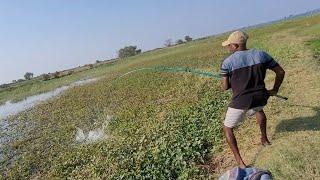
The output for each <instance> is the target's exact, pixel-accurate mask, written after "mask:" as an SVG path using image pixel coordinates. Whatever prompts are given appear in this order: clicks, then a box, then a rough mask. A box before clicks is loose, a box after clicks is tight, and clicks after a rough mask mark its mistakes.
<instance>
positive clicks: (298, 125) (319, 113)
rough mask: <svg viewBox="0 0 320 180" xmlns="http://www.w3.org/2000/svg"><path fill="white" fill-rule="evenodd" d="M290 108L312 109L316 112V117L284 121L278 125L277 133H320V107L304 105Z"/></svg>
mask: <svg viewBox="0 0 320 180" xmlns="http://www.w3.org/2000/svg"><path fill="white" fill-rule="evenodd" d="M290 106H299V107H305V108H311V109H313V110H314V111H315V112H316V115H314V116H310V117H301V118H295V119H287V120H283V121H281V122H280V123H279V124H278V125H277V127H276V132H293V131H320V107H312V106H303V105H290Z"/></svg>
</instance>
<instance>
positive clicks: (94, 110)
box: [0, 15, 320, 179]
mask: <svg viewBox="0 0 320 180" xmlns="http://www.w3.org/2000/svg"><path fill="white" fill-rule="evenodd" d="M247 32H248V33H249V36H250V39H249V47H250V48H259V49H263V50H265V51H267V52H268V53H270V54H271V55H272V56H274V57H275V58H276V59H277V60H278V62H279V63H280V64H281V65H282V66H283V67H284V69H285V70H286V72H287V76H286V79H285V82H284V84H283V87H282V88H281V91H280V94H284V95H287V96H289V100H288V101H286V102H284V101H281V100H279V99H276V98H271V99H270V103H269V104H268V106H267V107H266V114H267V116H268V132H269V135H270V137H272V141H273V145H272V146H270V147H268V148H262V147H260V146H259V145H258V144H259V133H258V128H257V125H256V124H255V123H253V122H252V120H247V121H246V122H245V123H244V124H243V125H242V126H240V127H239V128H238V129H237V137H238V138H239V145H240V151H241V153H242V154H243V156H244V159H245V161H246V162H248V163H251V164H253V165H255V166H257V167H261V168H268V169H269V170H271V172H272V173H273V175H274V177H275V178H276V179H292V177H293V176H292V174H295V178H293V179H301V178H302V179H315V178H316V177H317V176H319V173H320V165H319V159H320V158H319V152H320V150H319V147H320V141H319V129H320V125H319V119H320V115H319V108H320V107H319V105H320V103H319V98H317V97H320V94H319V93H320V83H319V77H320V76H319V75H320V74H319V54H320V52H319V49H320V46H319V44H320V43H319V39H320V16H319V15H317V16H312V17H304V18H299V19H296V20H290V21H285V22H280V23H276V24H272V25H269V26H266V27H261V28H258V29H249V30H247ZM225 38H226V35H221V36H217V37H208V38H206V39H202V40H199V41H193V42H190V43H186V44H183V45H179V46H174V47H170V48H165V49H161V50H156V51H151V52H147V53H143V54H140V55H137V56H134V57H131V58H127V59H123V60H121V61H117V62H115V63H112V64H109V65H102V66H99V67H97V68H94V69H90V70H87V71H84V72H79V73H74V74H72V75H71V76H66V77H63V78H59V79H54V80H50V81H46V82H28V83H27V84H26V85H25V86H21V87H19V88H16V89H14V90H11V91H1V92H0V102H4V101H6V100H9V99H13V100H18V99H21V98H23V97H26V96H28V95H32V94H36V93H40V92H44V91H48V90H50V89H53V88H55V87H59V86H61V85H63V84H68V83H71V82H74V81H76V80H79V79H83V78H90V77H101V79H100V80H98V81H96V82H93V83H91V84H87V85H84V86H81V87H74V88H71V89H69V90H68V91H66V92H65V93H64V94H62V95H61V96H60V97H59V98H55V99H52V100H50V101H47V102H44V103H42V104H40V105H38V106H36V107H35V108H33V109H31V110H28V111H27V112H23V113H20V114H19V115H18V116H15V117H11V118H10V122H12V123H14V124H16V123H18V125H17V126H15V127H14V128H15V129H16V130H17V131H18V132H25V131H26V129H28V131H27V132H26V133H21V134H20V135H19V138H17V139H16V140H15V141H12V142H11V143H10V144H6V145H2V148H3V150H4V154H5V158H6V159H5V161H3V162H2V163H1V166H0V172H1V177H2V178H12V179H17V178H34V179H36V178H39V179H48V178H50V179H51V178H81V179H83V178H85V179H88V178H89V179H97V178H102V179H103V178H107V179H143V178H145V179H170V178H171V179H209V178H215V177H217V176H218V175H220V174H221V173H223V172H224V171H226V170H227V169H228V168H231V167H233V166H235V163H234V161H233V157H232V154H231V153H230V150H229V148H228V147H227V146H226V143H225V142H224V139H223V135H222V131H221V130H222V121H223V118H224V113H225V110H226V107H227V103H228V101H229V99H230V93H229V92H223V91H222V90H221V88H220V82H219V80H217V79H216V78H208V77H203V76H199V75H196V74H192V73H187V72H176V73H174V72H154V71H137V72H135V73H131V74H130V75H128V76H124V77H122V78H120V79H118V78H117V77H119V76H120V75H122V74H124V73H127V72H129V71H132V70H135V69H138V68H146V67H154V66H168V67H189V68H197V69H201V70H203V71H210V72H217V71H218V70H219V66H220V63H221V61H222V60H223V59H224V57H226V56H227V55H228V54H227V52H226V50H225V49H223V48H222V47H221V42H222V41H223V40H224V39H225ZM273 78H274V76H273V75H272V73H269V74H268V77H267V86H268V87H271V86H272V80H273ZM110 117H112V118H110ZM21 122H23V123H21ZM26 124H27V126H26ZM77 128H81V129H83V130H84V131H85V132H88V131H89V130H93V129H97V128H100V129H103V131H104V132H105V133H106V134H107V138H106V139H104V140H103V141H100V142H96V143H90V144H81V143H77V142H76V141H75V135H76V131H77ZM8 136H14V134H13V135H12V134H8Z"/></svg>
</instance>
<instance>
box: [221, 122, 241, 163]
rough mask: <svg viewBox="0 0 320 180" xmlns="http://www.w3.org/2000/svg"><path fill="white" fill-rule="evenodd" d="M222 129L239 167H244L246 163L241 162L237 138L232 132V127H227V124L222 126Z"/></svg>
mask: <svg viewBox="0 0 320 180" xmlns="http://www.w3.org/2000/svg"><path fill="white" fill-rule="evenodd" d="M223 131H224V135H225V137H226V139H227V142H228V144H229V146H230V148H231V150H232V152H233V155H234V157H235V158H236V161H237V162H238V164H239V166H240V168H246V164H245V163H244V162H243V160H242V158H241V156H240V153H239V149H238V144H237V140H236V137H235V136H234V134H233V128H229V127H227V126H224V128H223Z"/></svg>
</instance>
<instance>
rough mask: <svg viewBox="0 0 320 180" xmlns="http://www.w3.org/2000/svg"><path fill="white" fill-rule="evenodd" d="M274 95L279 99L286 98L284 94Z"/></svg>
mask: <svg viewBox="0 0 320 180" xmlns="http://www.w3.org/2000/svg"><path fill="white" fill-rule="evenodd" d="M274 96H275V97H277V98H280V99H283V100H288V98H287V97H285V96H281V95H277V94H276V95H274Z"/></svg>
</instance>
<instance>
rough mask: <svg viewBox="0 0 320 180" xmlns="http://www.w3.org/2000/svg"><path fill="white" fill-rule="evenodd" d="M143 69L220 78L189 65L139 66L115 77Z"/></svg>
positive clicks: (278, 96) (279, 96) (285, 98)
mask: <svg viewBox="0 0 320 180" xmlns="http://www.w3.org/2000/svg"><path fill="white" fill-rule="evenodd" d="M144 70H151V71H155V72H171V73H177V72H183V73H191V74H194V75H199V76H202V77H212V78H215V79H217V80H220V79H221V77H220V75H219V74H218V73H213V72H208V71H203V70H201V69H196V68H191V67H177V66H176V67H167V66H154V67H145V68H139V69H135V70H132V71H129V72H127V73H125V74H123V75H121V76H119V77H118V78H117V79H120V78H122V77H124V76H127V75H129V74H131V73H134V72H137V71H144ZM273 96H275V97H277V98H280V99H283V100H288V98H287V97H285V96H281V95H273Z"/></svg>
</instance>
